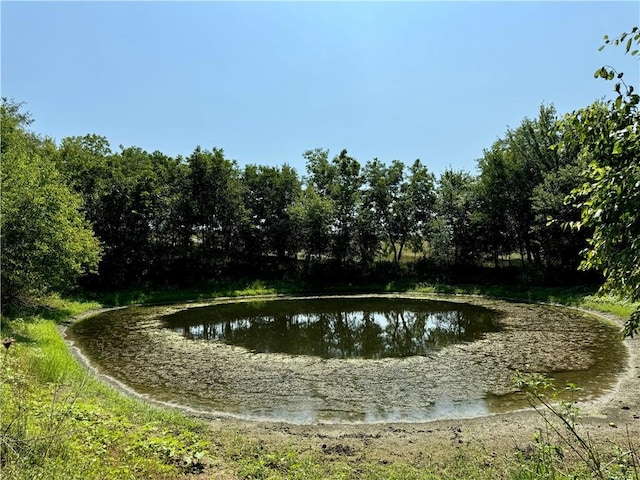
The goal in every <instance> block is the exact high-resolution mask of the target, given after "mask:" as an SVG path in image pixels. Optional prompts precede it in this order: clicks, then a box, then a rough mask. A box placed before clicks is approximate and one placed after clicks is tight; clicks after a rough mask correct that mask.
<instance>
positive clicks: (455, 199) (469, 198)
mask: <svg viewBox="0 0 640 480" xmlns="http://www.w3.org/2000/svg"><path fill="white" fill-rule="evenodd" d="M476 192H477V187H476V179H475V178H474V177H473V176H472V175H471V174H470V173H468V172H465V171H455V170H451V169H447V170H445V171H444V172H443V173H442V175H441V176H440V180H439V182H438V188H437V190H436V196H437V207H436V210H437V216H438V219H439V220H440V222H439V224H440V229H441V230H440V232H439V235H438V237H439V239H440V241H439V242H438V243H439V244H438V245H434V246H433V247H434V249H437V251H438V256H440V257H441V258H447V259H448V260H449V263H457V264H465V263H469V262H471V261H472V260H473V259H474V258H475V257H476V253H477V249H478V245H477V242H476V240H477V231H476V222H475V221H474V218H475V217H476V216H477V213H478V205H477V193H476Z"/></svg>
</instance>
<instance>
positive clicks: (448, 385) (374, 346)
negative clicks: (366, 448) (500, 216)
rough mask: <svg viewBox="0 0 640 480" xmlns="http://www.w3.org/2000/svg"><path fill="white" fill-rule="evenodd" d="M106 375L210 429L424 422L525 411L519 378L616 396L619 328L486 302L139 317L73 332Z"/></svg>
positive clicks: (558, 311) (540, 308)
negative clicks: (206, 419) (546, 379)
mask: <svg viewBox="0 0 640 480" xmlns="http://www.w3.org/2000/svg"><path fill="white" fill-rule="evenodd" d="M67 338H68V340H69V341H70V342H71V343H72V344H73V345H74V347H77V348H78V349H79V350H80V352H81V354H82V355H84V356H85V357H86V359H87V360H88V361H89V363H90V364H91V365H92V366H93V367H94V368H95V369H96V370H97V372H98V373H99V374H102V375H105V376H106V378H108V379H113V380H115V381H117V382H120V383H121V384H123V385H124V386H126V387H127V388H128V389H130V390H132V391H133V392H135V393H137V394H139V395H142V396H144V397H146V398H148V399H150V400H152V401H157V402H163V403H167V404H170V405H175V406H181V407H185V408H189V409H191V410H195V411H197V412H199V413H200V414H204V415H211V416H214V417H216V416H233V417H238V418H245V419H258V420H270V421H285V422H294V423H322V422H324V423H334V422H390V421H401V422H410V421H426V420H433V419H438V418H456V417H470V416H478V415H486V414H490V413H494V412H502V411H508V410H512V409H516V408H522V407H524V406H526V403H525V402H524V400H523V398H522V396H521V395H519V394H518V392H517V391H516V388H515V386H514V383H513V375H514V373H515V371H516V370H519V371H523V372H541V373H547V374H550V375H552V376H553V377H554V378H556V379H557V381H558V383H562V382H566V381H571V382H574V383H577V384H578V385H579V386H580V387H582V388H583V391H582V393H581V396H580V398H578V400H588V399H592V398H594V397H596V396H598V395H601V394H602V393H604V392H606V391H607V389H609V388H612V386H613V385H614V384H615V381H616V375H617V374H618V373H619V372H620V371H621V369H622V368H623V366H624V363H625V358H626V356H625V355H626V351H625V348H624V346H623V344H622V342H621V340H620V335H619V332H618V329H617V327H615V326H614V325H612V324H609V323H607V322H603V321H601V320H599V319H597V318H596V317H593V316H591V315H588V314H585V313H583V312H580V311H576V310H570V309H567V308H561V307H552V306H547V305H529V304H518V303H510V302H500V301H493V300H481V299H466V301H461V300H459V299H447V301H435V300H429V299H424V298H407V297H397V296H389V295H387V296H382V295H380V296H366V297H364V296H359V297H353V296H352V297H330V298H304V299H295V298H294V299H277V300H262V301H255V300H246V301H245V300H243V301H237V300H234V301H218V302H215V304H209V305H172V306H155V307H133V308H127V309H121V310H114V311H110V312H106V313H103V314H100V315H96V316H94V317H90V318H87V319H85V320H83V321H80V322H78V323H76V324H74V325H73V326H72V327H71V328H70V329H68V331H67Z"/></svg>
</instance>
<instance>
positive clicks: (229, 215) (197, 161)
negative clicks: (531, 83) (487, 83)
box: [1, 30, 640, 305]
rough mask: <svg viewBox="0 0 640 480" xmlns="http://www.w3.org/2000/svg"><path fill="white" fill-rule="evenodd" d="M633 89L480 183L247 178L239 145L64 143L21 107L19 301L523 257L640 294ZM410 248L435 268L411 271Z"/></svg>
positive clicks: (526, 140) (540, 122)
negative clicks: (233, 148) (149, 147)
mask: <svg viewBox="0 0 640 480" xmlns="http://www.w3.org/2000/svg"><path fill="white" fill-rule="evenodd" d="M624 35H625V36H626V35H627V34H624ZM629 35H630V37H629V38H630V39H632V40H633V39H635V40H634V42H635V43H636V44H637V43H638V37H639V36H640V35H639V34H638V32H637V30H634V31H632V33H631V34H629ZM616 40H617V41H621V40H620V38H618V39H616ZM622 40H624V38H622ZM627 50H629V44H628V43H627ZM631 53H632V54H634V55H635V54H637V51H635V53H634V52H631ZM596 75H597V76H602V77H604V78H607V79H611V78H613V77H614V76H615V75H614V73H613V71H612V70H608V69H606V68H603V69H601V70H599V71H597V72H596ZM617 76H618V78H622V75H621V74H617ZM615 90H616V92H617V93H618V98H617V99H616V100H615V101H609V102H604V101H601V102H595V103H594V104H592V105H591V106H589V107H586V108H584V109H581V110H579V111H576V112H573V113H571V114H568V115H564V116H562V117H560V116H558V114H557V112H556V111H555V108H554V107H553V106H552V105H544V104H543V105H541V107H540V110H539V113H538V116H537V117H536V118H532V119H530V118H525V119H523V120H522V122H521V124H520V125H519V126H518V127H516V128H513V129H512V128H509V129H507V130H506V132H505V133H504V134H503V136H502V137H501V138H499V139H498V140H497V141H495V142H494V143H493V145H491V146H490V147H489V148H487V149H485V150H484V151H483V155H482V156H481V158H479V159H478V161H477V167H478V173H477V174H472V173H470V172H468V171H464V170H456V169H453V168H448V169H446V170H445V171H444V172H442V174H441V175H439V177H438V178H436V176H435V175H434V174H433V173H432V172H431V171H430V170H429V168H428V166H427V165H426V164H424V163H423V162H421V161H420V160H415V161H414V162H413V163H410V164H409V165H406V164H404V163H403V162H402V161H400V160H394V161H392V162H391V163H388V164H387V163H384V162H382V161H380V160H378V159H376V158H374V159H371V160H367V161H366V162H365V163H361V162H360V161H358V160H357V159H355V158H353V157H352V156H350V155H349V153H348V151H347V150H343V151H341V152H340V153H339V154H338V155H335V156H331V155H330V152H329V151H328V150H325V149H322V148H317V149H314V150H309V151H306V152H305V153H304V155H303V156H304V158H305V160H306V170H305V172H304V173H303V174H302V175H300V174H299V173H298V172H296V170H295V169H293V168H292V167H290V166H289V165H287V164H283V165H282V166H264V165H248V166H245V167H244V168H240V167H239V166H238V164H237V162H236V161H234V160H232V159H229V158H227V157H226V156H225V154H224V151H223V150H222V149H221V148H212V149H210V150H208V149H203V148H201V147H196V148H195V149H194V150H193V152H192V153H191V154H190V155H188V156H185V157H182V156H177V157H171V156H167V155H165V154H163V153H162V152H159V151H154V152H151V153H150V152H147V151H145V150H143V149H141V148H138V147H126V148H125V147H122V146H121V147H120V148H119V149H118V150H117V151H114V150H113V149H112V147H111V146H110V144H109V142H108V140H107V139H106V138H105V137H102V136H99V135H96V134H89V135H85V136H76V137H68V138H64V139H62V141H61V142H60V143H59V144H56V142H54V141H53V140H52V139H50V138H47V137H46V136H42V135H38V134H36V133H33V132H32V131H30V129H29V125H30V124H31V122H32V118H31V117H30V115H29V114H28V113H25V112H24V111H23V108H22V105H21V104H20V103H17V102H15V101H13V100H9V99H4V98H3V100H2V107H1V108H2V111H1V114H2V118H1V120H2V123H1V127H2V132H1V133H2V137H1V141H2V150H1V155H2V210H1V219H2V222H1V223H2V224H1V228H2V301H3V305H6V304H11V303H12V302H14V301H16V300H17V299H19V298H21V297H24V296H28V295H33V294H40V293H42V292H45V291H47V290H49V289H64V288H66V287H68V286H70V285H72V284H73V282H74V281H75V280H76V279H77V278H78V277H81V278H82V279H83V280H82V281H83V282H84V284H85V286H89V287H93V288H121V287H130V286H134V285H141V284H152V285H159V284H174V285H186V284H195V283H199V282H202V281H206V280H210V279H220V278H229V277H249V276H253V277H256V276H257V277H261V278H269V277H273V276H278V277H282V276H293V277H296V278H307V279H316V280H346V279H349V280H351V279H353V280H358V279H360V280H372V279H373V280H375V279H377V278H379V277H380V276H382V277H386V278H388V277H389V275H392V274H398V273H399V272H403V271H404V272H405V273H406V272H407V271H409V273H411V274H412V275H414V276H417V277H418V278H425V279H430V280H437V281H443V280H444V281H447V280H449V281H458V282H460V281H477V280H478V278H474V277H473V272H474V271H475V270H474V268H481V267H482V266H483V265H487V264H490V265H493V266H494V268H493V272H498V271H503V272H505V271H506V272H507V274H508V272H512V273H513V271H514V270H513V269H506V270H504V269H501V267H503V266H504V264H505V262H509V261H510V260H508V259H511V258H513V257H514V254H515V256H516V257H517V261H516V262H515V265H516V266H517V271H516V273H515V275H516V276H517V278H512V279H511V280H514V281H527V282H530V283H531V282H541V283H546V284H549V283H550V282H554V281H555V282H557V281H559V280H562V279H566V280H572V281H575V280H576V271H577V269H578V267H579V266H582V267H583V269H586V270H588V269H595V270H597V271H600V272H602V273H603V274H604V276H605V277H606V279H607V283H606V285H611V286H612V288H613V289H614V290H616V291H620V292H624V293H626V294H629V295H631V297H632V298H638V297H639V296H640V287H638V283H640V282H638V280H639V279H640V272H639V271H638V268H639V267H638V265H640V261H636V260H640V254H639V253H638V252H639V250H640V245H639V244H638V242H639V241H640V240H638V238H640V232H638V228H639V227H638V223H639V222H638V216H637V215H638V213H637V212H638V211H640V208H638V203H639V201H640V200H639V197H638V195H637V192H638V187H637V185H638V184H639V183H638V182H640V179H639V176H640V174H639V172H638V151H639V148H638V128H637V126H638V109H637V104H638V96H637V94H635V93H634V92H633V87H632V86H627V85H626V84H624V82H622V87H621V81H619V82H618V83H617V85H616V88H615ZM407 251H410V252H411V253H412V256H413V257H414V259H417V261H415V262H412V263H411V264H407V263H406V262H403V261H402V260H403V258H405V257H406V255H407ZM581 252H585V253H586V256H583V255H581ZM633 262H635V263H633ZM612 272H615V273H616V275H615V276H613V277H615V278H613V277H612V275H611V273H612ZM456 275H458V276H456ZM482 275H483V277H484V279H485V280H486V279H487V278H488V277H487V276H486V275H487V274H486V271H483V272H482ZM503 279H504V278H503ZM582 280H584V278H583V279H582Z"/></svg>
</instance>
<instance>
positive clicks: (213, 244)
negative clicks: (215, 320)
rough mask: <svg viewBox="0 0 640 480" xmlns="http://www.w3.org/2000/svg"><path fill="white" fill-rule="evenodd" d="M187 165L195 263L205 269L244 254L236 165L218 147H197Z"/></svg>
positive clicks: (243, 221)
mask: <svg viewBox="0 0 640 480" xmlns="http://www.w3.org/2000/svg"><path fill="white" fill-rule="evenodd" d="M187 164H188V166H189V177H188V185H187V191H186V192H185V196H186V199H187V202H188V209H189V218H188V222H189V225H190V227H191V229H192V230H191V233H192V235H193V237H194V239H195V246H196V249H197V252H198V262H199V264H201V265H202V266H203V267H204V268H205V269H206V268H208V267H213V266H216V267H219V266H222V265H224V264H226V263H228V262H229V261H230V260H233V259H235V258H237V257H238V256H239V255H240V254H241V253H243V252H244V248H243V245H242V243H241V240H242V235H241V233H242V232H243V231H244V230H245V228H246V222H247V221H248V218H247V211H246V209H245V207H244V202H243V199H244V185H243V183H242V181H241V177H240V172H239V171H238V167H237V164H236V162H235V161H231V160H228V159H226V158H225V156H224V151H223V150H222V149H219V148H214V149H213V150H211V151H209V150H203V149H201V148H200V147H197V148H196V149H195V150H194V151H193V153H192V154H191V156H189V158H188V159H187ZM204 273H205V274H208V273H207V272H206V271H205V272H204Z"/></svg>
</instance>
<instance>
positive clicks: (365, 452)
mask: <svg viewBox="0 0 640 480" xmlns="http://www.w3.org/2000/svg"><path fill="white" fill-rule="evenodd" d="M431 298H438V299H446V300H449V301H472V302H473V303H478V304H481V305H484V306H488V307H491V308H499V309H501V310H502V311H508V310H509V309H510V308H518V309H519V315H520V316H522V315H525V314H526V311H527V309H528V307H527V306H526V305H522V304H510V303H508V302H500V301H497V300H490V299H482V298H477V297H449V296H437V297H431ZM509 305H512V306H511V307H510V306H509ZM561 310H563V309H561ZM566 311H567V312H569V311H570V310H568V309H567V310H566ZM535 312H536V310H535V309H533V308H532V309H531V315H532V316H535V315H536V313H535ZM507 313H508V312H507ZM592 313H593V312H592ZM596 315H599V316H601V317H604V318H606V319H608V320H609V321H612V322H616V323H617V324H618V325H619V326H622V321H621V320H620V319H618V318H613V317H610V316H609V317H606V316H603V315H600V314H596ZM570 317H571V315H567V317H566V319H569V318H570ZM505 318H506V320H505V329H504V330H503V332H502V333H501V335H502V336H501V337H496V338H488V339H486V341H485V342H484V343H483V342H482V341H481V342H474V343H472V344H469V345H468V346H466V347H465V349H466V350H472V351H473V352H472V353H477V354H481V355H482V357H483V358H484V357H495V356H499V355H500V354H501V353H503V352H504V351H505V349H506V348H507V346H508V345H509V344H513V342H517V343H518V345H519V348H518V349H517V351H516V352H515V355H510V356H509V357H508V358H509V359H508V361H507V363H508V365H506V366H507V367H508V368H509V369H513V368H519V369H523V370H529V371H536V370H537V369H546V370H547V371H556V372H559V374H560V375H561V372H562V370H563V367H564V366H565V365H567V364H568V362H573V363H574V364H575V363H576V362H577V363H578V364H580V362H584V363H585V365H586V364H588V363H589V362H590V361H591V360H590V359H589V358H587V357H584V358H583V357H582V355H583V343H582V342H583V341H584V338H582V336H581V332H580V331H576V330H575V329H574V327H572V326H571V325H570V324H567V323H566V322H564V321H563V320H565V319H564V318H560V319H559V321H558V327H559V328H558V332H557V335H558V339H559V340H558V342H554V341H550V340H549V339H548V338H542V337H541V336H540V337H539V335H542V334H541V332H540V331H539V330H538V329H536V328H535V318H532V319H530V320H532V323H530V324H529V325H530V326H531V328H528V329H527V330H526V332H525V333H522V331H521V330H518V331H516V329H511V330H510V328H509V316H508V315H507V316H506V317H505ZM518 332H520V333H518ZM523 335H525V336H524V337H523ZM567 339H570V340H569V342H567ZM591 340H593V339H591ZM624 347H625V349H626V355H623V356H626V359H625V360H626V366H625V367H624V368H623V369H622V372H621V373H620V374H619V375H618V376H617V378H612V379H611V381H610V383H609V386H608V387H607V389H606V390H605V391H602V392H599V396H597V397H596V398H586V399H584V400H583V401H581V402H580V403H579V404H578V406H579V408H580V412H581V417H580V419H579V424H580V428H581V429H584V431H585V432H589V435H590V436H591V438H592V439H594V440H595V441H596V442H602V443H606V442H610V441H612V442H615V443H617V444H620V445H622V444H625V443H627V441H628V438H627V437H630V438H631V439H634V440H637V439H640V394H639V392H640V341H639V340H638V339H637V338H636V339H626V340H624ZM138 351H139V350H138ZM76 353H78V352H77V350H76ZM466 353H469V352H466ZM512 353H513V352H512ZM461 358H462V357H461ZM465 358H466V357H465ZM472 358H473V357H472ZM534 360H535V361H534ZM388 363H389V362H388ZM389 364H390V363H389ZM475 364H476V367H473V365H474V362H470V363H468V364H465V365H467V366H468V367H469V368H472V367H473V368H477V362H475ZM454 365H455V363H454ZM463 366H464V365H463ZM307 367H308V366H307ZM486 373H488V372H485V373H482V372H481V371H479V372H478V375H479V376H480V377H482V378H480V380H482V381H485V380H486ZM483 375H484V376H483ZM116 386H118V384H117V382H116ZM129 393H130V392H129ZM495 393H501V392H495ZM205 418H206V419H207V420H208V421H209V422H210V425H211V429H212V432H213V434H214V436H215V435H229V434H230V433H231V432H234V433H239V434H241V435H244V436H246V437H247V438H249V439H252V440H256V441H262V442H264V443H265V444H268V445H283V446H289V445H295V448H296V449H297V450H298V451H317V452H319V453H323V454H325V455H329V456H331V455H335V456H340V457H345V458H348V459H350V460H353V461H354V462H356V461H361V460H367V461H379V462H394V461H403V462H409V463H412V464H420V463H421V462H425V461H438V459H439V458H441V459H445V458H448V457H450V455H451V452H452V451H455V449H457V448H460V447H462V446H471V447H477V448H478V449H479V450H480V451H482V452H484V454H486V455H487V458H488V459H489V460H490V458H491V456H492V455H493V454H494V453H495V454H498V453H501V452H505V451H507V450H513V449H515V448H522V447H523V446H524V445H526V444H527V443H529V442H530V441H531V438H532V437H533V435H534V433H535V432H536V431H537V430H538V429H539V428H541V427H543V425H544V422H543V420H542V419H541V417H540V416H539V415H538V414H537V413H536V412H535V411H533V410H531V409H527V410H521V411H515V412H511V413H494V414H490V415H485V416H481V417H476V418H468V419H456V420H435V421H429V422H419V423H356V424H354V423H315V424H310V425H297V424H292V423H285V422H259V421H246V420H240V419H234V418H228V417H216V416H211V415H207V416H205ZM627 432H628V433H627ZM489 460H488V461H489Z"/></svg>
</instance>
